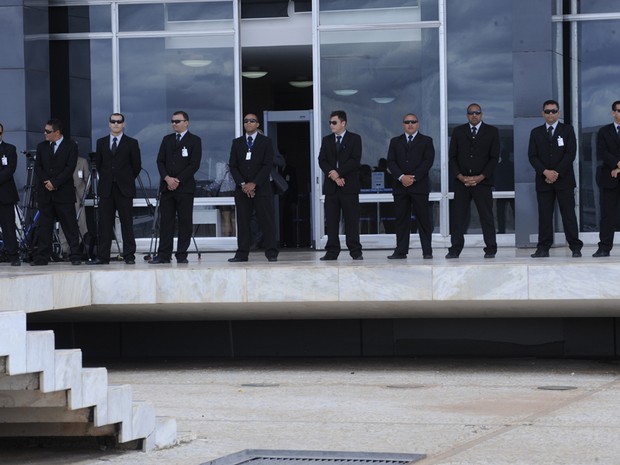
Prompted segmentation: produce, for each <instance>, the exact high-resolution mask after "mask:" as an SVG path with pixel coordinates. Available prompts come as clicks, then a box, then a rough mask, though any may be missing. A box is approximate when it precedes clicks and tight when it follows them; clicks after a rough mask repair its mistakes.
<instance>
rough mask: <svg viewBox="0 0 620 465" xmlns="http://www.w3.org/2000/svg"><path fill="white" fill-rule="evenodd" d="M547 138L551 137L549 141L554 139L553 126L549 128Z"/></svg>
mask: <svg viewBox="0 0 620 465" xmlns="http://www.w3.org/2000/svg"><path fill="white" fill-rule="evenodd" d="M547 139H549V142H551V140H552V139H553V126H549V127H548V128H547Z"/></svg>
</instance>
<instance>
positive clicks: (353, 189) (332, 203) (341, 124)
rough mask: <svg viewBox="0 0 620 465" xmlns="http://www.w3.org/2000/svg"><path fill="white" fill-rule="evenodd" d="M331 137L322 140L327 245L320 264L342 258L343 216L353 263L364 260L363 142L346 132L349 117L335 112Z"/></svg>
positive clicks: (320, 160) (343, 113) (321, 156)
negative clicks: (361, 198) (361, 191)
mask: <svg viewBox="0 0 620 465" xmlns="http://www.w3.org/2000/svg"><path fill="white" fill-rule="evenodd" d="M329 128H330V129H331V132H332V134H330V135H328V136H325V137H323V140H322V141H321V150H320V151H319V166H320V168H321V170H322V171H323V173H325V180H324V182H323V194H325V229H326V232H327V244H325V255H324V256H322V257H321V260H336V259H338V255H339V254H340V250H341V249H340V238H339V237H338V232H339V227H340V215H341V213H342V216H343V217H344V231H345V236H346V244H347V248H348V249H349V254H350V255H351V257H352V258H353V260H363V259H364V257H363V256H362V244H361V243H360V233H359V224H360V204H359V192H360V179H359V169H360V163H361V160H362V138H361V137H360V136H359V135H358V134H355V133H353V132H351V131H348V130H347V114H346V113H345V112H344V111H342V110H337V111H332V113H331V115H330V116H329Z"/></svg>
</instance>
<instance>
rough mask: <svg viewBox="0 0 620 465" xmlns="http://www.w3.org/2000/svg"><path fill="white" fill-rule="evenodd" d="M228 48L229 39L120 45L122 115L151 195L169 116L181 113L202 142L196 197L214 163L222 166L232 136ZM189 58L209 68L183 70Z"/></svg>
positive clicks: (132, 41)
mask: <svg viewBox="0 0 620 465" xmlns="http://www.w3.org/2000/svg"><path fill="white" fill-rule="evenodd" d="M225 45H226V46H225ZM232 46H233V38H232V36H217V37H208V38H194V37H183V38H177V39H174V38H169V39H166V38H155V39H124V40H121V41H120V73H121V77H120V85H121V102H122V112H123V113H124V114H125V116H126V118H127V131H128V133H130V134H132V135H133V136H134V137H136V138H137V139H138V140H139V141H140V146H141V149H142V166H143V168H144V170H146V172H147V174H148V177H149V186H147V187H150V189H151V190H152V189H155V188H156V187H157V183H158V181H159V173H158V170H157V166H156V156H157V153H158V150H159V145H160V143H161V140H162V137H163V136H164V135H166V134H169V133H171V132H172V127H171V125H170V116H171V115H172V113H173V112H174V111H177V110H183V111H186V112H187V113H188V114H189V117H190V128H189V130H190V131H191V132H193V133H195V134H197V135H198V136H200V137H202V139H203V155H202V162H201V167H200V169H199V171H198V173H197V175H196V180H197V182H198V186H199V192H197V195H206V190H207V187H208V185H209V184H210V183H211V182H212V181H213V180H214V179H215V176H216V163H217V162H226V161H228V156H229V152H230V141H231V140H232V139H233V138H234V131H235V125H234V117H235V109H234V104H235V99H234V83H233V81H234V80H233V74H234V65H233V48H232ZM189 55H191V56H197V55H200V56H202V57H203V58H204V59H208V60H211V64H209V65H208V66H204V67H188V66H185V65H183V64H182V63H181V62H182V60H183V59H184V58H185V57H186V56H189Z"/></svg>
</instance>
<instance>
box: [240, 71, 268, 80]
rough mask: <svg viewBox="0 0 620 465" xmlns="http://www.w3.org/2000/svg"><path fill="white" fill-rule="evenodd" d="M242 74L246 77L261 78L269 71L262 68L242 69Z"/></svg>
mask: <svg viewBox="0 0 620 465" xmlns="http://www.w3.org/2000/svg"><path fill="white" fill-rule="evenodd" d="M241 76H243V77H244V78H248V79H259V78H262V77H265V76H267V71H260V70H248V71H242V72H241Z"/></svg>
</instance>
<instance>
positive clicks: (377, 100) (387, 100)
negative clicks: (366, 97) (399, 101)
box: [372, 97, 395, 103]
mask: <svg viewBox="0 0 620 465" xmlns="http://www.w3.org/2000/svg"><path fill="white" fill-rule="evenodd" d="M394 100H395V99H394V97H373V98H372V101H373V102H375V103H392V102H393V101H394Z"/></svg>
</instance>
